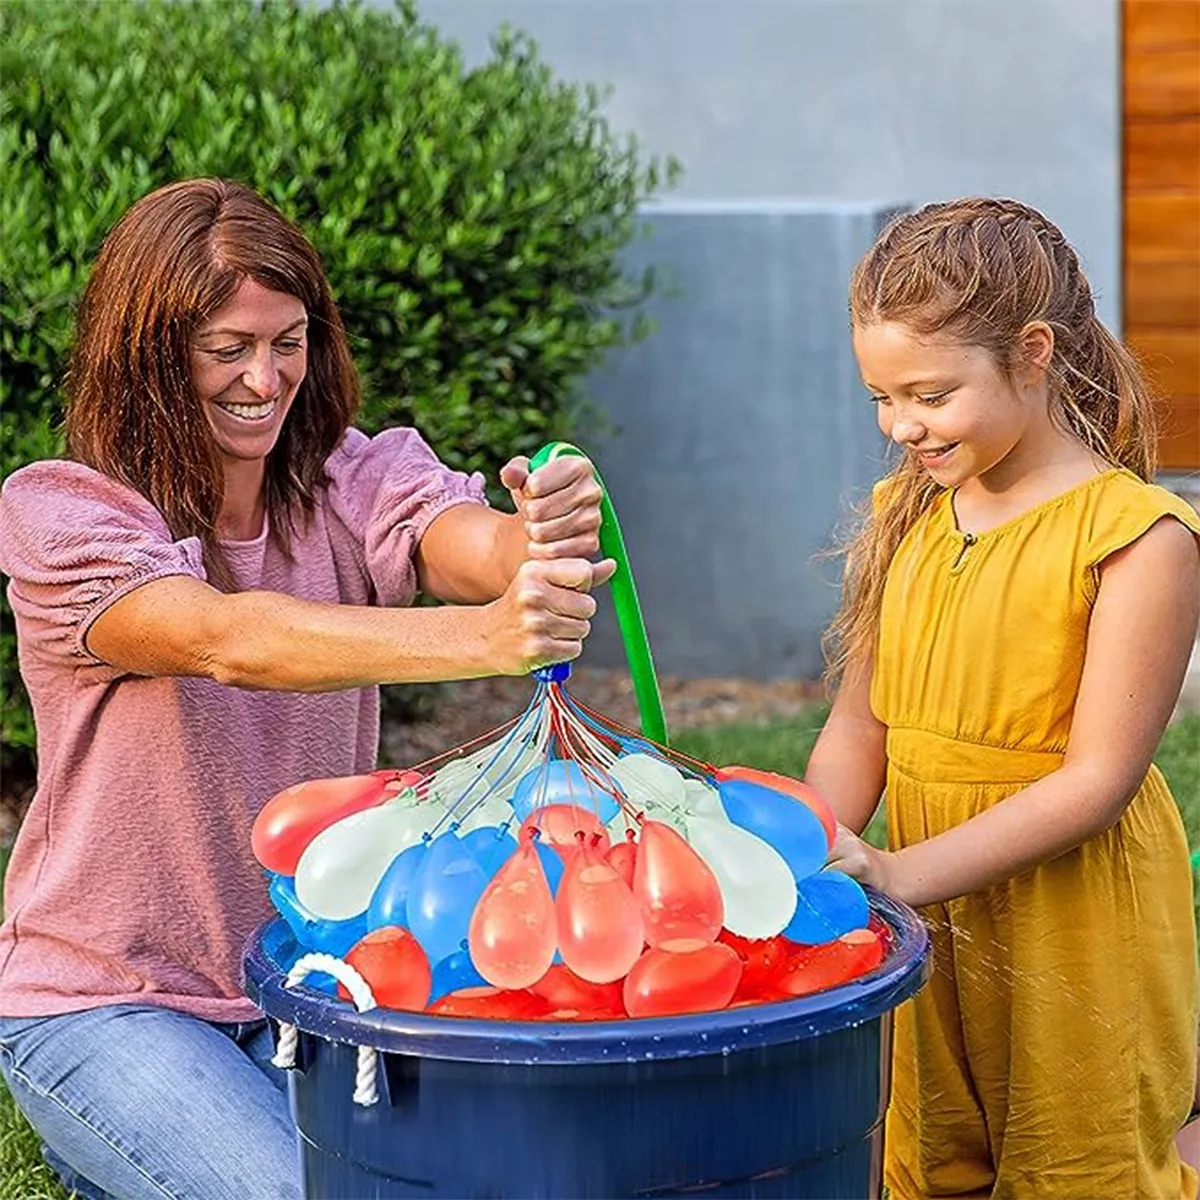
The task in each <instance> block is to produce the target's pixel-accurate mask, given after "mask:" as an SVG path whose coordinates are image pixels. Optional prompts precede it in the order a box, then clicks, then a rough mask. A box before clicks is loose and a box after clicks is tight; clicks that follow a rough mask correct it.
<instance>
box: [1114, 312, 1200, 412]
mask: <svg viewBox="0 0 1200 1200" xmlns="http://www.w3.org/2000/svg"><path fill="white" fill-rule="evenodd" d="M1125 343H1126V345H1128V346H1129V348H1130V350H1132V351H1133V352H1134V354H1136V355H1137V357H1138V361H1139V362H1140V363H1141V364H1142V366H1143V368H1144V369H1145V371H1146V375H1147V377H1148V378H1149V380H1150V383H1151V386H1152V387H1153V388H1154V391H1155V392H1156V393H1157V394H1158V395H1160V396H1167V397H1170V398H1171V399H1172V400H1177V399H1180V398H1188V399H1196V398H1200V337H1198V336H1197V334H1196V330H1194V329H1188V330H1180V331H1176V330H1163V329H1127V330H1126V331H1125Z"/></svg>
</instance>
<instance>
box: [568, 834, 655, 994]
mask: <svg viewBox="0 0 1200 1200" xmlns="http://www.w3.org/2000/svg"><path fill="white" fill-rule="evenodd" d="M554 907H555V911H556V914H557V917H558V948H559V952H560V953H561V954H562V958H563V962H564V963H566V964H567V966H568V967H570V968H571V970H572V971H574V972H575V973H576V974H577V975H579V976H580V977H581V978H583V979H587V980H590V981H591V982H592V983H612V982H614V981H615V980H618V979H621V978H623V977H624V976H625V974H626V973H627V972H628V970H629V968H630V967H632V966H633V964H634V963H635V962H637V960H638V956H639V955H640V954H641V952H642V947H643V946H644V945H645V942H646V938H645V933H644V931H643V928H642V914H641V910H640V909H639V907H638V902H637V900H636V899H634V895H633V892H632V891H630V889H629V885H628V884H627V883H626V882H625V880H624V879H622V878H621V876H620V875H619V874H618V873H617V870H616V868H615V867H613V866H612V865H611V864H609V863H607V862H606V861H605V860H604V859H603V858H601V856H600V855H599V854H598V853H597V851H596V850H595V849H594V848H593V847H592V846H589V845H586V844H582V845H580V847H579V848H578V849H577V850H576V851H575V853H574V854H571V855H569V856H568V857H567V863H566V868H565V869H564V871H563V877H562V882H561V883H560V884H559V885H558V894H557V896H556V897H555V900H554Z"/></svg>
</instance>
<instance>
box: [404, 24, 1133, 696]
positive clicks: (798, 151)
mask: <svg viewBox="0 0 1200 1200" xmlns="http://www.w3.org/2000/svg"><path fill="white" fill-rule="evenodd" d="M421 14H422V17H423V18H424V19H425V20H426V21H428V22H431V23H432V24H434V25H436V26H438V27H439V28H440V30H441V31H442V32H443V33H444V34H446V35H448V36H450V37H453V38H456V39H457V40H459V41H460V42H461V43H462V44H463V47H464V49H465V51H466V54H467V56H468V59H470V60H472V61H479V60H481V59H483V58H484V57H486V55H487V53H488V38H489V36H490V34H491V32H492V31H493V30H494V29H495V28H496V27H497V26H499V25H500V24H501V23H502V22H505V21H507V22H509V23H510V24H512V25H514V26H515V27H517V28H521V29H524V30H526V31H528V32H529V33H531V34H532V35H533V36H534V38H535V39H536V40H537V42H538V44H539V46H540V49H541V52H542V55H543V56H544V57H545V59H546V60H547V61H548V62H549V63H550V64H551V65H552V66H553V67H554V68H555V70H556V71H557V73H558V74H559V75H561V76H564V77H566V78H571V79H576V80H580V81H584V80H589V81H594V82H597V83H607V84H611V85H612V88H613V94H612V97H611V99H610V101H609V102H608V106H607V111H608V113H609V115H610V117H611V121H612V124H613V127H614V128H615V129H616V130H618V131H626V130H627V131H632V132H634V133H636V134H637V135H638V136H639V137H640V139H641V140H642V141H643V143H644V144H645V145H646V147H647V149H648V150H650V151H654V152H659V153H672V154H674V155H676V156H677V157H678V158H679V159H680V160H681V161H682V164H683V167H684V176H683V179H682V183H681V186H680V187H679V188H678V189H677V191H676V192H675V193H673V195H671V196H669V197H668V198H667V200H666V202H665V203H661V204H657V205H652V206H650V207H648V208H647V216H648V218H649V219H650V220H651V221H652V222H653V224H654V226H655V236H653V237H652V238H650V239H649V240H648V241H644V242H641V243H639V244H637V245H636V246H634V247H632V248H631V250H630V259H631V261H630V266H631V267H633V268H636V267H638V266H640V265H642V264H644V263H646V262H648V261H653V262H656V263H661V264H665V265H666V266H667V268H668V272H669V274H670V275H671V277H672V278H673V280H674V283H675V285H676V295H675V296H674V297H672V298H664V299H660V300H658V301H657V302H656V303H655V305H654V315H655V316H656V318H657V319H658V321H659V323H660V328H659V330H658V331H657V332H656V333H655V334H654V336H653V337H652V338H651V339H650V340H649V341H648V342H646V343H644V344H642V345H640V346H638V347H635V348H632V349H629V350H627V351H623V352H620V353H617V354H614V355H613V356H612V357H611V359H610V361H609V362H608V363H607V364H606V366H605V368H604V369H603V370H601V371H599V372H598V373H597V374H596V375H595V376H594V377H593V378H592V379H590V380H589V381H588V382H587V386H586V389H585V390H586V392H587V395H588V397H589V398H590V399H591V400H592V401H593V402H594V403H595V404H596V405H597V406H598V408H599V409H600V410H601V411H602V412H603V413H604V414H606V416H607V418H608V419H609V421H610V422H611V423H612V424H613V425H615V427H616V432H615V436H612V437H607V438H600V437H596V436H592V437H591V438H590V440H589V441H588V442H587V448H588V449H589V450H590V451H592V453H593V454H594V455H595V457H596V458H597V461H598V462H599V464H600V467H601V469H602V471H603V473H604V475H605V478H606V480H607V482H608V484H609V487H610V490H611V491H612V494H613V496H614V500H615V502H616V505H617V508H618V512H619V513H620V516H621V520H622V524H623V526H624V530H625V535H626V539H627V542H628V543H629V548H630V552H631V556H632V560H633V563H634V567H635V573H636V576H637V579H638V583H639V586H640V589H641V593H642V603H643V609H644V612H645V615H646V621H647V626H648V628H649V633H650V639H651V645H652V646H653V648H654V653H655V658H656V661H657V663H658V666H659V669H660V671H662V672H664V673H670V674H680V675H732V674H740V675H747V676H756V677H763V678H765V677H771V676H783V675H807V676H812V675H815V674H817V673H819V670H820V654H819V634H820V630H821V628H822V627H823V625H824V624H825V622H826V621H827V620H828V617H829V615H830V614H831V612H832V611H833V609H834V607H835V605H836V599H837V592H836V580H837V574H836V570H835V568H834V566H833V564H828V563H827V564H825V566H824V568H823V569H819V568H818V567H817V566H816V565H814V563H813V561H812V559H813V554H814V552H816V551H818V550H820V549H821V548H822V547H824V546H826V545H827V544H828V543H829V541H830V539H831V535H832V532H833V527H834V525H835V523H836V521H837V518H838V515H839V513H844V512H845V507H846V503H845V502H846V500H847V499H848V498H850V497H852V496H855V495H857V496H859V497H861V496H862V494H863V493H864V491H865V488H866V485H867V484H868V483H869V481H870V480H871V479H872V478H873V477H875V476H876V475H877V474H878V473H879V470H880V460H881V457H882V444H881V439H880V437H879V435H878V432H877V430H876V429H875V427H874V413H873V410H872V408H871V406H870V405H869V404H868V403H866V402H864V400H863V396H864V392H863V389H862V387H861V384H860V383H859V381H858V377H857V371H856V369H855V367H854V363H853V357H852V355H851V353H850V346H849V338H848V335H847V330H846V317H845V304H846V283H847V279H848V276H849V274H850V270H851V268H852V266H853V264H854V261H855V260H856V259H857V258H858V256H859V255H860V254H861V253H862V252H863V251H864V250H865V249H866V247H867V245H868V244H869V242H870V240H871V238H872V237H873V236H874V233H875V231H876V229H877V227H878V224H879V222H880V220H881V219H882V215H883V214H884V213H885V212H886V211H887V210H888V209H890V208H894V207H898V206H908V205H912V204H920V203H923V202H925V201H928V200H934V199H946V198H950V197H954V196H961V195H966V194H972V193H982V194H994V195H1010V196H1016V197H1018V198H1020V199H1023V200H1025V201H1027V202H1029V203H1032V204H1034V205H1036V206H1038V207H1040V208H1042V209H1044V210H1045V211H1046V212H1047V214H1048V215H1049V216H1050V217H1051V218H1052V219H1054V220H1055V221H1057V222H1058V223H1059V224H1061V225H1062V227H1063V228H1064V230H1065V231H1066V233H1067V236H1068V237H1069V238H1070V239H1071V240H1072V241H1073V242H1074V243H1075V244H1076V246H1077V248H1078V249H1079V250H1080V253H1081V255H1082V257H1083V259H1084V263H1085V267H1086V268H1087V270H1088V272H1089V274H1090V276H1091V278H1092V281H1093V284H1094V286H1095V288H1096V291H1097V293H1098V296H1099V303H1100V309H1101V314H1102V316H1104V317H1105V319H1106V320H1108V321H1109V322H1110V323H1114V322H1115V319H1116V315H1117V313H1118V312H1119V295H1118V279H1119V247H1120V237H1119V232H1120V231H1119V217H1120V175H1119V163H1118V146H1119V118H1120V113H1119V97H1120V89H1119V84H1118V9H1117V2H1116V0H424V3H422V4H421ZM587 661H588V662H589V663H592V664H613V665H615V664H618V663H619V662H620V661H621V646H620V642H619V639H618V637H617V634H616V630H615V624H614V622H613V620H612V617H611V614H610V613H608V612H607V611H606V609H605V608H602V616H601V618H600V619H599V620H598V622H597V627H596V631H595V633H594V635H593V637H592V639H591V640H590V641H589V644H588V651H587Z"/></svg>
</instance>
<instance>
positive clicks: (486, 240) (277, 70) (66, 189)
mask: <svg viewBox="0 0 1200 1200" xmlns="http://www.w3.org/2000/svg"><path fill="white" fill-rule="evenodd" d="M602 100H603V96H602V95H601V94H600V93H599V92H598V91H597V89H595V88H594V87H591V86H585V87H579V86H574V85H569V84H566V83H563V82H560V81H558V80H556V79H555V78H554V77H553V75H552V73H551V72H550V70H549V69H548V68H547V67H546V66H545V65H544V64H543V63H541V62H540V61H539V59H538V56H537V51H536V48H535V47H534V45H533V44H532V43H531V42H530V41H529V40H528V39H526V38H525V37H523V36H520V35H517V34H512V33H509V32H507V31H504V32H502V33H500V34H499V35H498V36H497V38H496V40H495V41H494V43H493V54H492V57H491V58H490V60H489V61H488V62H486V63H485V64H483V65H482V66H480V67H478V68H475V69H467V67H466V66H465V65H464V63H463V60H462V57H461V55H460V52H459V50H458V48H457V46H456V45H454V44H453V43H449V42H446V41H444V40H442V39H441V38H440V37H439V36H438V34H437V33H436V31H434V30H432V29H430V28H427V27H424V26H422V25H421V24H420V23H419V21H418V18H417V15H416V13H415V11H414V9H413V7H412V6H411V4H409V3H407V2H405V3H401V4H399V5H398V6H397V8H396V9H395V11H392V12H389V11H383V10H380V9H370V8H365V7H361V6H359V5H341V4H335V5H334V6H333V7H330V8H325V9H317V8H315V7H312V6H308V5H300V4H296V3H281V2H278V0H266V2H265V3H257V2H251V0H195V2H193V0H179V2H176V0H147V2H145V3H130V2H128V0H102V2H100V3H78V2H76V3H68V2H66V0H59V2H58V3H55V2H53V0H4V3H3V4H0V149H2V153H0V205H2V210H0V215H2V217H3V232H2V234H0V289H2V290H0V413H2V415H0V470H2V471H3V473H4V474H8V472H10V471H12V470H14V469H15V468H16V467H18V466H20V465H21V464H22V463H26V462H29V461H31V460H33V459H37V458H42V457H46V456H49V455H53V454H56V453H58V452H59V449H60V443H59V440H58V436H57V432H56V426H57V424H58V422H59V420H60V417H61V411H60V400H59V394H58V382H59V380H60V377H61V371H62V369H63V365H64V361H65V355H66V351H67V348H68V342H69V339H70V334H71V316H72V306H73V304H74V303H75V301H76V299H77V297H78V296H79V294H80V292H81V290H82V288H83V285H84V283H85V281H86V277H87V271H88V268H89V265H90V263H91V262H92V260H93V258H94V256H95V254H96V251H97V249H98V247H99V245H100V242H101V240H102V239H103V237H104V235H105V233H106V232H107V231H108V229H109V228H111V226H112V225H113V223H114V222H115V221H116V220H117V218H118V217H119V216H120V215H121V213H122V212H124V210H125V209H126V208H127V207H128V206H129V205H130V204H131V203H132V202H133V201H134V200H136V199H137V198H138V197H140V196H142V195H144V194H145V193H146V192H148V191H150V190H151V189H153V188H154V187H156V186H158V185H160V184H162V183H165V182H167V181H169V180H173V179H179V178H186V177H191V176H197V175H220V176H224V177H228V178H235V179H240V180H243V181H245V182H247V183H249V184H251V185H252V186H254V187H256V188H258V189H259V190H260V191H261V192H263V193H264V194H265V195H266V196H268V197H269V198H270V199H271V200H272V201H274V202H275V203H276V204H277V205H278V206H279V207H280V208H281V209H282V210H283V211H284V212H285V213H287V214H288V215H289V216H290V217H292V218H293V219H294V220H296V221H297V222H298V223H299V224H300V225H301V226H302V227H303V228H304V229H305V230H306V231H307V232H308V234H309V236H310V237H311V238H312V240H313V242H314V243H315V244H316V246H317V248H318V249H319V250H320V252H321V254H322V256H323V258H324V261H325V265H326V268H327V270H328V273H329V276H330V279H331V282H332V284H333V289H334V292H335V294H336V296H337V298H338V300H339V303H340V304H341V307H342V310H343V313H344V315H345V319H346V324H347V328H348V330H349V333H350V336H351V341H352V346H353V349H354V352H355V357H356V359H357V362H358V365H359V369H360V371H361V373H362V378H363V386H364V396H365V403H364V410H363V419H362V422H361V423H362V425H363V426H364V427H365V428H367V429H368V430H372V429H377V428H379V427H381V426H383V425H387V424H394V423H409V422H411V423H414V424H416V425H417V426H418V427H419V428H420V429H421V430H422V431H423V432H424V433H425V434H426V436H427V437H428V438H429V439H430V441H431V442H432V443H433V444H434V446H435V447H436V448H437V450H438V451H439V452H440V453H441V454H442V455H443V456H444V457H445V459H446V460H447V461H448V462H450V463H452V464H453V465H455V466H459V467H462V468H465V469H482V470H484V471H486V472H488V473H489V477H490V478H494V475H495V471H496V468H497V466H498V465H499V463H500V462H501V461H502V460H503V459H504V458H505V457H507V456H508V455H509V454H512V453H517V452H524V451H530V450H532V449H534V448H536V447H537V446H538V445H540V444H541V443H542V442H543V441H545V440H547V439H549V438H551V437H558V436H562V435H563V434H565V433H568V432H569V431H570V429H571V427H572V423H573V420H574V418H575V417H576V416H577V415H578V411H579V408H578V403H577V401H578V398H579V397H578V385H579V381H580V380H581V378H582V377H583V376H584V375H585V373H586V372H587V371H588V370H589V369H590V368H591V367H592V366H593V365H594V364H595V363H596V362H597V361H598V360H599V358H600V357H601V355H602V354H603V353H604V352H605V351H606V350H607V349H609V348H610V347H612V346H615V345H618V344H621V343H623V342H626V341H628V340H630V339H636V338H638V337H641V336H643V335H644V333H645V332H646V323H645V321H644V318H643V317H642V316H641V314H640V311H639V304H640V302H641V301H642V300H644V299H645V297H646V295H647V294H648V293H649V291H650V289H651V288H652V287H653V280H652V279H651V278H650V277H648V276H647V277H644V278H641V279H638V280H627V279H625V278H623V277H622V275H621V272H620V269H619V265H618V257H619V256H618V252H619V250H620V249H621V248H622V247H623V246H624V245H626V244H627V243H628V242H629V241H630V239H631V238H632V237H633V236H635V234H636V233H637V232H638V221H637V206H638V203H639V202H640V201H641V200H642V199H644V198H646V197H647V196H649V195H651V194H652V193H654V192H655V191H656V190H657V189H658V188H659V187H660V186H664V185H668V184H669V183H670V182H672V181H673V178H674V176H675V173H676V170H677V167H676V164H675V163H674V162H673V161H666V162H661V161H659V160H656V159H653V158H648V157H646V156H644V155H643V154H641V152H640V150H639V148H638V146H637V144H636V143H635V142H634V141H633V139H620V138H617V137H615V136H614V135H613V134H612V132H611V131H610V130H609V128H608V126H607V125H606V123H605V121H604V119H603V117H602V116H601V112H600V105H601V102H602ZM0 616H2V617H3V619H4V629H3V633H2V635H0V670H2V671H3V684H4V696H3V711H2V727H0V734H2V740H3V745H4V747H5V751H4V753H5V756H6V757H5V763H4V765H5V766H6V767H7V769H8V771H10V772H11V771H17V772H20V771H21V770H22V768H23V767H25V768H27V767H28V765H29V764H30V763H31V761H32V750H33V728H32V722H31V720H30V716H29V710H28V703H27V700H26V697H25V696H24V693H23V691H22V690H21V687H20V682H19V680H18V678H17V675H16V670H15V648H14V639H13V635H12V630H11V614H10V613H9V612H8V610H7V607H5V608H4V610H3V612H2V613H0ZM9 778H11V776H9Z"/></svg>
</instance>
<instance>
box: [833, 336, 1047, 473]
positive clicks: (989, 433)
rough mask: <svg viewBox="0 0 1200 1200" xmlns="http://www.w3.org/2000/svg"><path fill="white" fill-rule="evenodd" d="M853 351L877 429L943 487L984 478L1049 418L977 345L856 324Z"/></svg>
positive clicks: (988, 354)
mask: <svg viewBox="0 0 1200 1200" xmlns="http://www.w3.org/2000/svg"><path fill="white" fill-rule="evenodd" d="M854 353H855V356H856V357H857V359H858V365H859V370H860V371H861V373H862V378H863V382H864V383H865V384H866V386H867V388H868V389H869V390H870V392H871V394H872V396H873V397H874V399H875V402H876V404H877V405H878V419H879V428H880V429H882V430H883V432H884V434H885V435H886V436H887V437H889V438H891V439H892V441H894V442H895V443H896V444H897V445H899V446H902V447H903V448H904V449H905V450H907V451H908V452H909V453H911V454H912V455H913V456H914V457H915V458H916V459H917V461H918V462H920V463H921V465H922V466H923V467H925V469H926V470H927V471H928V472H929V474H930V475H931V476H932V477H933V478H934V479H935V480H936V481H937V482H938V483H940V484H942V485H943V486H944V487H958V486H960V485H961V484H963V483H965V482H966V481H967V480H968V479H974V478H977V477H980V476H983V475H985V474H987V473H988V472H989V471H991V470H992V469H993V468H995V467H996V466H997V465H999V464H1000V463H1001V462H1003V461H1004V460H1005V459H1006V458H1007V457H1008V455H1009V454H1010V453H1011V452H1012V451H1013V449H1014V448H1015V447H1016V446H1017V445H1018V444H1019V443H1020V442H1021V441H1022V440H1023V439H1024V438H1025V436H1026V435H1027V434H1028V433H1029V432H1030V430H1031V428H1032V427H1033V426H1035V425H1036V426H1038V427H1040V425H1041V424H1043V423H1045V422H1046V421H1047V420H1048V416H1047V413H1046V408H1045V404H1044V401H1043V403H1042V404H1041V407H1040V412H1039V411H1038V405H1037V404H1036V403H1032V402H1031V400H1030V398H1028V397H1025V396H1023V395H1022V394H1021V392H1020V391H1019V390H1018V389H1017V388H1016V387H1014V385H1013V383H1012V382H1011V381H1010V380H1009V379H1008V377H1007V376H1006V375H1005V374H1004V372H1003V371H1001V370H1000V368H999V367H998V366H997V364H996V361H995V359H994V358H993V357H992V355H991V353H990V352H989V351H987V350H985V349H983V348H982V347H980V346H972V345H968V344H965V343H963V342H960V341H956V340H954V339H951V338H945V337H941V336H938V335H931V336H928V337H922V336H919V335H917V334H915V333H913V332H912V331H911V330H910V329H909V328H908V327H907V326H904V325H901V324H899V323H897V322H893V321H879V322H876V323H873V324H870V325H861V326H858V325H856V326H855V328H854Z"/></svg>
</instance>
